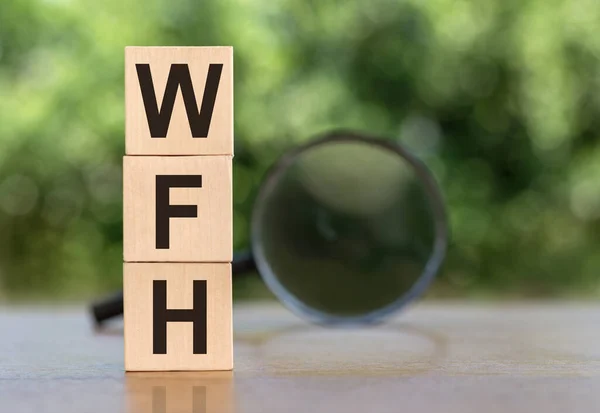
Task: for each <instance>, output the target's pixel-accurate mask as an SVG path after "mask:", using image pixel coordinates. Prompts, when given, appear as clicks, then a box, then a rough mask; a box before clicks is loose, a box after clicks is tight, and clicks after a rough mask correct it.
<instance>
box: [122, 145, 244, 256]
mask: <svg viewBox="0 0 600 413" xmlns="http://www.w3.org/2000/svg"><path fill="white" fill-rule="evenodd" d="M231 173H232V170H231V156H125V157H124V158H123V250H124V254H123V257H124V260H125V261H126V262H230V261H231V260H232V254H233V253H232V251H233V234H232V220H233V211H232V209H233V204H232V195H231Z"/></svg>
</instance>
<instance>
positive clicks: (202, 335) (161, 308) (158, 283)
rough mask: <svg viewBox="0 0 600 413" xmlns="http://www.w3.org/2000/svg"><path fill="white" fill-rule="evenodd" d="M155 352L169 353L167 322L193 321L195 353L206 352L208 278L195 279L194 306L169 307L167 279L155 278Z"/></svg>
mask: <svg viewBox="0 0 600 413" xmlns="http://www.w3.org/2000/svg"><path fill="white" fill-rule="evenodd" d="M153 294H154V303H153V305H154V321H153V329H154V331H153V339H154V350H153V353H154V354H167V323H168V322H191V323H193V325H194V327H193V328H194V332H193V337H194V343H193V349H194V354H206V347H207V345H206V280H194V308H193V309H191V310H184V309H172V310H171V309H167V281H165V280H154V282H153Z"/></svg>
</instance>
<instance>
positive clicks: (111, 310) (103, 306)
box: [90, 251, 256, 325]
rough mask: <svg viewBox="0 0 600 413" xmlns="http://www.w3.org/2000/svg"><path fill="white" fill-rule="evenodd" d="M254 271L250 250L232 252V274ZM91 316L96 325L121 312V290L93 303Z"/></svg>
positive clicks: (254, 263) (254, 264)
mask: <svg viewBox="0 0 600 413" xmlns="http://www.w3.org/2000/svg"><path fill="white" fill-rule="evenodd" d="M252 271H256V262H255V261H254V257H253V255H252V252H251V251H244V252H238V253H235V254H233V262H232V263H231V272H232V275H233V276H237V277H239V276H240V275H243V274H248V273H250V272H252ZM90 311H91V313H92V317H93V318H94V321H96V325H101V324H102V323H103V322H105V321H107V320H110V319H111V318H113V317H117V316H120V315H122V314H123V291H119V292H118V293H115V294H113V295H111V296H110V297H106V298H105V299H103V300H100V301H98V302H96V303H93V304H92V306H91V307H90Z"/></svg>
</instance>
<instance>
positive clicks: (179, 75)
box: [125, 47, 233, 155]
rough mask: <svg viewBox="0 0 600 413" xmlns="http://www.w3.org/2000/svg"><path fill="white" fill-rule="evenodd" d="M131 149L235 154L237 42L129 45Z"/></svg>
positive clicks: (127, 104) (152, 152)
mask: <svg viewBox="0 0 600 413" xmlns="http://www.w3.org/2000/svg"><path fill="white" fill-rule="evenodd" d="M125 138H126V139H125V153H126V154H127V155H232V154H233V48H232V47H127V48H125Z"/></svg>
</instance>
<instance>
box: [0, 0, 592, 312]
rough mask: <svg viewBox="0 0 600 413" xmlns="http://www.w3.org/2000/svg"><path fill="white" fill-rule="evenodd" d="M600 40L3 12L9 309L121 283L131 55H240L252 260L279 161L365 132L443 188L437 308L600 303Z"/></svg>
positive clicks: (5, 4)
mask: <svg viewBox="0 0 600 413" xmlns="http://www.w3.org/2000/svg"><path fill="white" fill-rule="evenodd" d="M599 24H600V2H598V1H597V0H579V1H576V2H574V1H569V0H488V1H476V0H401V1H396V0H394V1H392V0H371V1H368V2H366V1H356V0H345V1H324V0H320V1H308V0H281V1H275V2H273V1H265V0H202V1H198V0H180V1H169V0H160V1H159V0H144V1H142V0H118V1H117V0H105V1H101V2H90V1H84V0H2V2H0V297H1V298H2V299H4V300H6V299H22V298H26V299H32V298H40V299H57V298H58V299H84V298H88V297H91V296H96V295H101V294H102V293H103V292H107V291H111V290H114V289H117V288H119V287H120V285H121V273H122V269H121V266H122V218H121V207H122V206H121V198H122V193H121V157H122V155H123V153H124V136H123V133H124V118H123V116H124V96H123V72H124V70H123V56H124V47H125V46H126V45H233V46H234V50H235V135H236V157H235V162H234V165H235V166H234V197H235V199H234V202H235V205H234V212H235V222H234V228H235V247H236V249H242V248H244V247H246V246H247V245H248V236H249V220H248V218H249V216H250V211H251V209H252V202H253V199H254V197H255V194H256V191H257V188H258V185H259V183H260V180H261V177H262V176H263V174H264V172H265V170H266V169H267V168H268V167H269V165H271V164H272V162H273V161H274V159H276V158H277V156H278V155H279V154H281V153H282V152H283V151H284V150H285V149H286V148H290V147H292V146H293V145H295V144H297V143H300V142H302V141H305V140H306V139H309V138H310V137H311V136H313V135H314V134H316V133H322V132H324V131H328V130H330V129H333V128H352V129H356V130H362V131H367V132H369V133H371V134H375V135H381V136H386V137H388V138H389V139H392V140H396V141H398V142H401V143H403V144H404V145H406V146H407V147H408V148H410V149H411V150H412V151H413V152H414V153H415V154H416V155H417V156H419V157H420V158H421V159H423V160H424V161H425V162H426V163H427V165H428V166H429V167H430V168H432V170H433V171H434V174H435V175H436V177H437V179H438V181H439V183H440V186H441V187H442V189H443V191H444V194H445V197H446V200H447V208H448V212H449V218H450V227H451V233H452V240H451V245H450V248H449V253H448V259H447V261H446V265H445V268H444V271H443V273H442V274H441V275H440V278H439V279H438V281H437V282H436V283H435V284H434V286H433V288H432V289H431V291H430V296H468V297H555V296H562V297H565V296H566V297H570V296H577V297H597V296H598V295H600V283H599V281H600V271H599V269H600V243H599V242H598V241H600V231H599V230H600V63H599V62H600V60H599V59H600V36H598V27H599ZM235 291H236V297H237V298H247V297H257V296H264V295H265V294H266V293H265V289H264V287H262V286H261V283H260V280H259V279H258V277H250V278H245V279H244V280H242V281H240V282H237V283H236V286H235Z"/></svg>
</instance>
